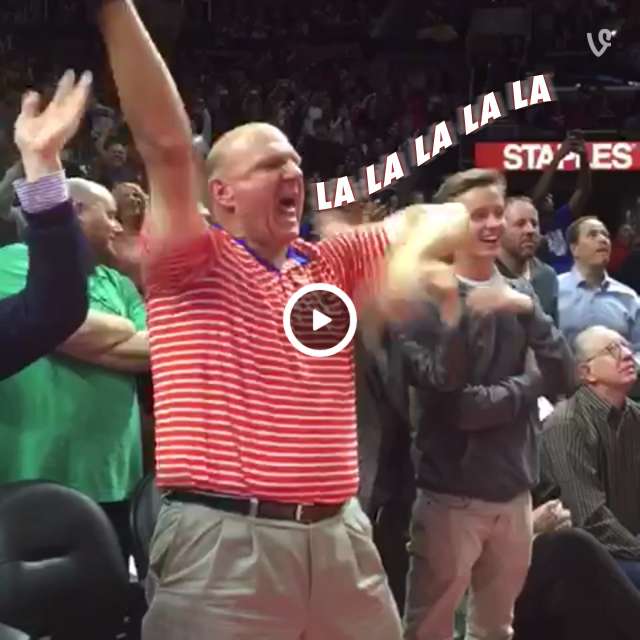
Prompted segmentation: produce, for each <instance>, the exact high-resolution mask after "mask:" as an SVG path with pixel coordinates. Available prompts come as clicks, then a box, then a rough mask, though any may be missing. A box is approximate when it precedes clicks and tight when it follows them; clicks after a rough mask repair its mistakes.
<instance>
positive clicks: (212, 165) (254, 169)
mask: <svg viewBox="0 0 640 640" xmlns="http://www.w3.org/2000/svg"><path fill="white" fill-rule="evenodd" d="M301 162H302V160H301V158H300V155H299V154H298V153H297V152H296V150H295V149H294V148H293V146H292V145H291V142H290V141H289V139H288V138H287V136H286V135H285V134H284V133H283V132H282V131H281V130H280V129H278V128H277V127H274V126H273V125H271V124H267V123H265V122H251V123H249V124H244V125H241V126H240V127H236V128H235V129H232V130H231V131H229V132H227V133H225V134H224V135H223V136H222V137H221V138H220V139H219V140H218V141H217V142H216V143H215V144H214V145H213V148H212V149H211V153H210V154H209V159H208V161H207V167H206V174H207V176H208V178H207V190H208V195H209V204H210V210H211V214H212V215H213V217H214V218H215V219H216V222H218V224H220V225H221V226H222V227H223V228H225V229H226V230H227V231H228V232H229V233H231V234H232V235H234V236H236V237H241V238H244V239H245V241H246V242H247V243H248V245H249V246H250V247H252V248H253V249H254V250H256V251H258V252H262V253H260V255H261V256H262V257H263V258H265V259H267V260H272V261H273V260H274V259H277V260H280V259H281V258H282V256H283V255H285V256H286V248H287V246H288V245H289V243H290V242H292V241H293V240H294V239H295V238H296V237H297V236H298V235H299V232H300V219H301V217H302V208H303V204H304V178H303V175H302V169H301V167H300V164H301Z"/></svg>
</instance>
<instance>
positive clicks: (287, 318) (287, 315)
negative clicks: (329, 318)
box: [282, 282, 358, 358]
mask: <svg viewBox="0 0 640 640" xmlns="http://www.w3.org/2000/svg"><path fill="white" fill-rule="evenodd" d="M314 291H325V292H326V293H332V294H333V295H334V296H337V297H338V298H340V300H341V301H342V302H343V304H344V305H345V307H347V311H348V312H349V329H348V330H347V333H345V335H344V337H343V338H342V340H340V342H338V344H336V345H334V346H333V347H329V348H328V349H311V348H310V347H307V346H306V345H305V344H303V343H302V342H301V341H300V340H298V338H297V336H296V334H295V333H294V332H293V329H292V328H291V313H292V311H293V307H294V306H295V304H296V302H298V300H300V299H301V298H302V297H303V296H306V295H307V293H312V292H314ZM282 325H283V326H284V333H285V335H286V336H287V340H289V342H290V343H291V345H292V346H293V347H294V349H297V350H298V351H300V352H301V353H304V354H305V355H306V356H311V357H312V358H328V357H329V356H335V355H336V353H340V351H342V350H343V349H344V348H345V347H346V346H347V345H348V344H349V343H350V342H351V341H352V340H353V337H354V336H355V335H356V329H357V328H358V314H357V312H356V305H355V304H353V300H351V298H350V297H349V296H348V295H347V294H346V293H345V292H344V291H343V290H342V289H340V288H339V287H336V286H335V285H333V284H328V283H326V282H317V283H314V284H306V285H305V286H304V287H301V288H300V289H298V290H297V291H296V292H295V293H294V294H293V295H292V296H291V297H290V298H289V300H288V301H287V304H286V306H285V308H284V312H283V314H282Z"/></svg>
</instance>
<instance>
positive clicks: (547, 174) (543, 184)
mask: <svg viewBox="0 0 640 640" xmlns="http://www.w3.org/2000/svg"><path fill="white" fill-rule="evenodd" d="M560 160H561V158H560V156H558V155H557V154H556V155H555V156H554V157H553V160H552V161H551V164H550V165H549V166H548V167H547V168H546V169H545V170H544V172H543V173H542V175H541V176H540V179H539V180H538V182H536V184H535V186H534V187H533V189H532V191H531V199H532V200H533V201H534V202H535V203H536V204H539V203H540V201H541V200H542V199H543V198H544V197H545V196H546V195H547V194H548V193H549V191H551V184H552V183H553V179H554V177H555V175H556V171H557V170H558V165H559V164H560Z"/></svg>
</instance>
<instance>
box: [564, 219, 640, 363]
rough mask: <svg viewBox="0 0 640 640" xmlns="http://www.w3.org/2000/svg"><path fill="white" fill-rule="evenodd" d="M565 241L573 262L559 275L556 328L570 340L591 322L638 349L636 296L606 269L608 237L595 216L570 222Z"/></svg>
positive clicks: (639, 310) (639, 308)
mask: <svg viewBox="0 0 640 640" xmlns="http://www.w3.org/2000/svg"><path fill="white" fill-rule="evenodd" d="M567 242H568V243H569V247H570V248H571V253H572V254H573V259H574V263H575V264H574V266H573V268H572V269H571V271H570V272H569V273H563V274H562V275H561V276H559V278H558V281H559V294H558V315H559V323H560V329H561V330H562V332H563V333H564V335H565V337H566V338H567V340H568V341H569V344H572V343H573V341H574V340H575V338H576V336H577V335H578V334H579V333H580V332H581V331H583V330H584V329H587V328H588V327H592V326H594V325H602V326H605V327H608V328H609V329H612V330H613V331H617V332H618V333H619V334H620V335H621V336H622V337H623V338H625V339H626V340H627V341H628V342H629V343H630V344H631V345H632V347H633V350H634V352H635V353H636V354H638V352H640V298H638V294H637V293H636V292H635V291H634V290H633V289H631V288H630V287H628V286H627V285H625V284H622V283H621V282H618V281H617V280H615V279H614V278H612V277H611V276H610V275H609V274H608V273H607V266H608V264H609V260H610V258H611V238H610V236H609V231H608V230H607V228H606V227H605V226H604V223H603V222H602V221H601V220H599V219H598V218H596V217H595V216H585V217H582V218H578V219H577V220H576V221H575V222H572V223H571V225H570V226H569V228H568V230H567Z"/></svg>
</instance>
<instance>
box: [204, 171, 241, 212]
mask: <svg viewBox="0 0 640 640" xmlns="http://www.w3.org/2000/svg"><path fill="white" fill-rule="evenodd" d="M209 194H210V195H211V201H212V202H213V203H217V204H219V205H220V206H221V207H224V208H225V209H234V207H235V193H234V191H233V187H231V186H230V185H228V184H226V183H225V182H223V181H222V180H219V179H218V178H213V179H212V180H210V181H209Z"/></svg>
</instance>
